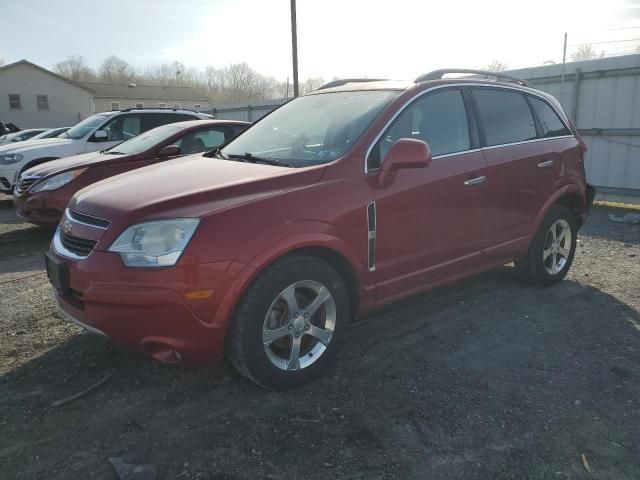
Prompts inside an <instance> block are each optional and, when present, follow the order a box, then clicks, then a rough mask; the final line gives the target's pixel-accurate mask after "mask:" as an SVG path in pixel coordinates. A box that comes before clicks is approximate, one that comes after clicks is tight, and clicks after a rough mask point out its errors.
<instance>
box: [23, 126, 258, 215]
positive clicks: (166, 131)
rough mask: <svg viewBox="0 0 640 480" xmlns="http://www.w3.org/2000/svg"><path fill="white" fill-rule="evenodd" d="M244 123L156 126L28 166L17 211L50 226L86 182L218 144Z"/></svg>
mask: <svg viewBox="0 0 640 480" xmlns="http://www.w3.org/2000/svg"><path fill="white" fill-rule="evenodd" d="M247 125H249V123H248V122H239V121H233V120H192V121H185V122H179V123H170V124H168V125H163V126H161V127H156V128H154V129H152V130H149V131H148V132H145V133H141V134H140V135H138V136H137V137H134V138H132V139H130V140H127V141H125V142H122V143H120V144H118V145H116V146H115V147H111V148H110V149H108V150H103V151H102V152H94V153H84V154H82V155H75V156H73V157H67V158H63V159H61V160H55V161H52V162H46V163H42V164H40V165H36V166H35V167H31V168H30V169H28V170H26V171H25V172H23V173H22V175H21V176H20V179H19V180H18V183H17V184H16V188H15V190H14V192H13V198H14V204H15V207H16V212H17V213H18V215H19V216H20V217H22V218H24V219H26V220H27V221H29V222H31V223H34V224H36V225H42V226H55V225H56V224H57V223H58V222H59V220H60V217H61V216H62V214H63V213H64V210H65V208H66V207H67V204H68V203H69V200H70V199H71V197H72V196H73V195H74V194H75V193H76V192H77V191H78V190H81V189H82V188H84V187H86V186H87V185H91V184H92V183H95V182H97V181H99V180H103V179H105V178H109V177H113V176H114V175H118V174H120V173H124V172H128V171H130V170H134V169H136V168H140V167H144V166H147V165H151V164H153V163H158V162H162V161H165V160H168V159H171V158H176V157H179V156H181V155H189V154H193V153H199V152H204V151H205V150H211V149H213V148H216V147H219V146H220V145H222V144H223V143H225V142H228V141H229V140H231V139H232V138H233V137H235V136H236V135H237V134H238V133H240V132H241V131H242V130H244V129H245V128H246V127H247Z"/></svg>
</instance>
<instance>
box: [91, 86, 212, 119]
mask: <svg viewBox="0 0 640 480" xmlns="http://www.w3.org/2000/svg"><path fill="white" fill-rule="evenodd" d="M82 85H83V86H84V87H86V88H88V89H90V90H91V91H93V93H94V95H93V105H94V109H95V111H96V112H106V111H108V110H121V109H124V108H186V109H188V110H196V111H201V110H209V109H210V108H211V106H210V103H211V100H209V99H208V98H207V97H205V96H203V95H202V94H199V93H198V92H196V91H195V90H193V89H192V88H190V87H174V86H163V85H140V84H136V83H129V84H126V85H123V84H115V83H83V84H82Z"/></svg>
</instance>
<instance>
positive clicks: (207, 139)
mask: <svg viewBox="0 0 640 480" xmlns="http://www.w3.org/2000/svg"><path fill="white" fill-rule="evenodd" d="M194 140H195V141H196V142H198V140H202V145H203V146H204V148H203V149H202V150H198V151H199V152H203V151H205V150H211V149H212V148H216V147H219V146H220V145H222V144H223V143H224V128H214V129H210V130H200V131H199V132H197V133H196V134H195V137H194ZM198 143H199V142H198Z"/></svg>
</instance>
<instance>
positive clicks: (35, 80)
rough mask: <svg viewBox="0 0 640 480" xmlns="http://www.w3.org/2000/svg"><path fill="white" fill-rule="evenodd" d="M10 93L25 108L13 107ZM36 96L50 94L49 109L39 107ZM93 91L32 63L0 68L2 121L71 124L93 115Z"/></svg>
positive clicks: (28, 125)
mask: <svg viewBox="0 0 640 480" xmlns="http://www.w3.org/2000/svg"><path fill="white" fill-rule="evenodd" d="M9 94H18V95H20V102H21V104H22V108H21V109H20V110H13V109H10V108H9ZM36 95H47V96H48V100H49V110H38V104H37V101H36ZM91 113H92V112H91V94H90V93H89V92H87V91H86V90H83V89H81V88H78V87H76V86H74V85H72V84H70V83H68V82H65V81H64V80H60V79H58V78H56V77H54V76H52V75H48V74H47V73H45V72H42V71H40V70H38V69H36V68H33V67H31V66H29V65H23V64H21V65H15V66H14V67H11V68H8V69H6V70H2V71H0V121H3V122H12V123H15V124H16V125H17V126H18V127H20V128H37V127H70V126H73V125H75V124H76V123H78V122H79V121H80V120H83V119H85V118H87V117H88V116H90V115H91Z"/></svg>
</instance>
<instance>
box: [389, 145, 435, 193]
mask: <svg viewBox="0 0 640 480" xmlns="http://www.w3.org/2000/svg"><path fill="white" fill-rule="evenodd" d="M430 163H431V151H430V150H429V145H428V144H427V142H423V141H422V140H417V139H415V138H401V139H400V140H398V141H397V142H396V143H394V144H393V145H392V146H391V148H390V149H389V152H388V153H387V156H386V157H385V159H384V162H383V163H382V166H381V167H380V173H379V177H380V183H384V181H385V180H386V179H387V178H388V177H389V176H390V175H391V174H392V173H393V172H395V171H397V170H402V169H405V168H424V167H428V166H429V164H430Z"/></svg>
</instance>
